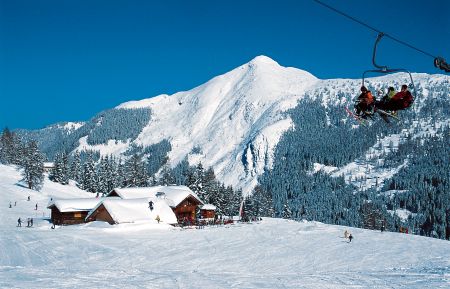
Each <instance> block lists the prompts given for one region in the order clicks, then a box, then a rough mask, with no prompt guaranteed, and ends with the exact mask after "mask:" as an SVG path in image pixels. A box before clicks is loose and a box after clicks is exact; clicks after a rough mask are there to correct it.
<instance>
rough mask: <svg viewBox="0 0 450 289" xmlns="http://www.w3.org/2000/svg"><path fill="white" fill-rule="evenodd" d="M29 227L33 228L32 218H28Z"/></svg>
mask: <svg viewBox="0 0 450 289" xmlns="http://www.w3.org/2000/svg"><path fill="white" fill-rule="evenodd" d="M30 227H33V218H30Z"/></svg>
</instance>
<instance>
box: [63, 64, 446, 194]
mask: <svg viewBox="0 0 450 289" xmlns="http://www.w3.org/2000/svg"><path fill="white" fill-rule="evenodd" d="M413 77H414V80H415V84H416V89H417V90H418V97H417V99H416V103H415V106H414V110H415V111H416V112H420V110H421V109H422V107H423V106H424V104H425V103H426V101H427V98H428V90H429V87H431V86H436V85H441V86H442V85H443V86H445V85H447V86H448V85H449V79H450V77H448V76H444V75H427V74H413ZM408 78H409V76H408V75H407V74H394V75H389V76H383V77H377V78H371V79H368V83H367V84H368V85H369V87H370V88H372V90H374V91H376V89H382V88H386V87H387V86H391V85H393V86H396V87H399V86H400V85H401V84H403V83H408V82H409V81H408ZM360 86H361V81H360V80H359V79H357V80H352V79H330V80H320V79H318V78H316V77H314V76H313V75H311V74H310V73H308V72H306V71H303V70H300V69H296V68H291V67H283V66H280V65H279V64H278V63H277V62H275V61H274V60H272V59H270V58H269V57H266V56H258V57H256V58H254V59H253V60H251V61H250V62H249V63H246V64H244V65H242V66H239V67H238V68H236V69H234V70H232V71H230V72H228V73H225V74H223V75H220V76H217V77H215V78H213V79H211V80H210V81H208V82H206V83H205V84H203V85H200V86H198V87H196V88H194V89H192V90H189V91H185V92H179V93H176V94H173V95H159V96H155V97H152V98H148V99H143V100H138V101H129V102H126V103H123V104H121V105H119V106H117V107H116V108H114V110H113V111H117V112H121V113H123V114H128V113H129V112H130V111H136V109H139V110H140V114H139V116H138V115H136V117H135V118H136V119H142V117H141V115H142V114H145V115H147V117H148V122H147V119H145V122H140V123H139V124H138V125H134V126H133V128H135V129H136V133H133V134H130V135H127V136H125V137H121V138H117V137H112V136H110V137H106V139H102V141H96V142H92V141H89V138H90V137H91V135H90V132H92V131H93V130H95V129H97V128H99V127H102V126H105V125H106V124H105V123H107V122H108V121H107V120H108V117H104V116H103V115H101V116H99V117H97V118H95V121H91V123H90V124H89V123H87V124H85V125H83V126H81V127H80V126H73V125H72V126H71V129H70V131H69V130H67V132H68V135H70V136H72V140H71V141H69V142H72V143H73V144H72V145H71V147H70V150H74V149H78V150H95V151H99V152H100V154H102V155H108V154H111V153H112V154H115V155H121V154H124V153H125V152H126V151H127V150H128V149H129V148H130V147H131V146H134V145H137V146H142V147H147V146H150V145H152V144H156V143H158V142H160V141H162V140H168V141H170V143H171V146H172V150H171V151H170V152H169V161H170V163H171V164H172V165H173V166H174V165H176V164H177V163H179V162H180V161H181V160H182V159H183V158H184V157H185V156H188V158H189V161H190V163H191V164H195V163H198V162H202V164H203V165H204V166H205V167H210V166H211V167H213V168H214V171H215V173H216V175H217V176H218V179H219V180H220V181H222V182H224V183H225V184H227V185H233V186H234V187H235V188H242V189H243V192H244V194H248V193H250V192H251V190H252V188H253V187H254V186H255V184H256V183H257V177H258V176H259V175H261V174H262V173H263V172H264V170H265V169H270V168H271V167H272V165H273V161H274V159H273V154H274V148H275V147H276V145H277V143H278V141H279V139H280V137H281V136H282V135H283V133H284V132H286V131H287V130H289V129H293V128H294V127H293V122H292V120H291V117H290V115H289V114H288V113H286V112H287V111H288V110H290V109H292V108H294V107H296V106H297V105H298V103H299V100H301V99H303V98H305V97H307V98H311V99H319V101H320V103H321V105H322V106H323V107H325V108H328V107H336V106H345V105H348V104H349V102H350V101H351V99H352V98H353V97H354V96H356V95H357V93H358V91H359V88H360ZM433 97H436V96H435V95H433ZM445 97H446V98H447V100H448V97H449V96H448V95H446V96H445ZM109 119H110V120H111V119H113V117H109ZM347 121H352V120H351V119H350V120H349V119H346V118H343V119H342V122H347ZM110 122H111V121H110ZM113 125H115V126H116V127H117V130H120V127H118V126H120V125H119V124H113ZM328 125H332V124H331V123H330V122H328ZM125 130H126V129H125ZM73 136H75V137H73ZM319 165H320V164H319Z"/></svg>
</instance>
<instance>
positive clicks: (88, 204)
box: [47, 196, 100, 212]
mask: <svg viewBox="0 0 450 289" xmlns="http://www.w3.org/2000/svg"><path fill="white" fill-rule="evenodd" d="M99 202H100V199H99V198H95V197H92V196H91V197H90V198H71V199H56V200H55V199H54V200H51V201H50V202H49V204H48V205H47V207H51V206H53V205H55V206H56V207H57V208H58V210H59V211H60V212H78V211H89V210H91V209H93V208H94V207H95V206H97V204H98V203H99Z"/></svg>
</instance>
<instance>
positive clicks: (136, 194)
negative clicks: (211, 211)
mask: <svg viewBox="0 0 450 289" xmlns="http://www.w3.org/2000/svg"><path fill="white" fill-rule="evenodd" d="M113 192H116V193H117V195H119V197H120V198H122V199H137V198H157V194H158V193H164V194H162V196H160V199H166V202H167V203H168V204H169V206H171V207H176V206H178V205H179V204H180V203H181V202H182V201H183V200H185V199H186V198H187V197H188V196H189V195H191V196H193V197H194V198H195V199H197V200H198V201H199V202H200V203H201V204H203V202H202V200H200V198H199V197H198V196H197V195H196V194H195V193H194V192H193V191H192V190H191V189H189V188H188V187H186V186H154V187H144V188H117V189H114V190H112V191H111V192H110V193H109V194H108V195H107V197H108V196H109V195H111V194H112V193H113ZM158 195H161V194H158Z"/></svg>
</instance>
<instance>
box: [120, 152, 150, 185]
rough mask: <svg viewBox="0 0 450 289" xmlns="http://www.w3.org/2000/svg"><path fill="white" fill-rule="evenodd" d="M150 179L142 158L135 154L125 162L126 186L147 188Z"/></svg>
mask: <svg viewBox="0 0 450 289" xmlns="http://www.w3.org/2000/svg"><path fill="white" fill-rule="evenodd" d="M148 180H149V177H148V175H147V170H146V165H145V163H144V162H143V161H142V156H140V155H138V154H134V155H133V156H132V157H131V158H130V159H129V160H127V161H126V162H125V186H126V187H145V186H148Z"/></svg>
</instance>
